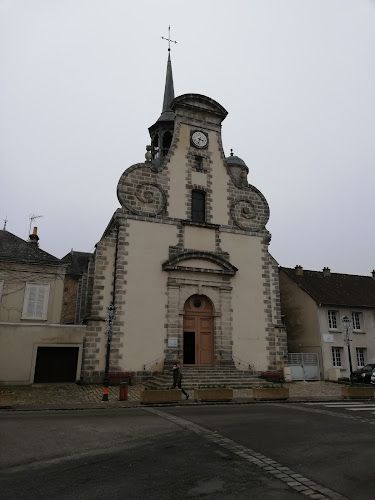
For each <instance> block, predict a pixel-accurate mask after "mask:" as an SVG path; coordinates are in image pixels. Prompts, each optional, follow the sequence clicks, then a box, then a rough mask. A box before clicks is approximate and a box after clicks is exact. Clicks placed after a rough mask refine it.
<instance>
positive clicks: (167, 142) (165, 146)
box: [161, 132, 172, 156]
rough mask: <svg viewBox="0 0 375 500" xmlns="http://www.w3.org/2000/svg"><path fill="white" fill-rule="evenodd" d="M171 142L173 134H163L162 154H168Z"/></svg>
mask: <svg viewBox="0 0 375 500" xmlns="http://www.w3.org/2000/svg"><path fill="white" fill-rule="evenodd" d="M171 143H172V134H171V133H170V132H165V133H164V134H163V144H162V150H161V155H162V156H167V154H168V151H169V148H170V147H171Z"/></svg>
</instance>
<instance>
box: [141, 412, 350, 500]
mask: <svg viewBox="0 0 375 500" xmlns="http://www.w3.org/2000/svg"><path fill="white" fill-rule="evenodd" d="M144 410H145V411H148V412H149V413H153V414H154V415H158V416H159V417H162V418H164V419H166V420H170V421H171V422H173V423H175V424H177V425H179V426H180V427H184V428H185V429H188V430H190V431H192V432H194V433H195V434H199V435H200V436H201V437H203V438H204V439H207V440H208V441H210V442H211V443H215V444H217V445H218V446H221V447H222V448H225V449H226V450H228V451H230V452H232V453H234V454H235V455H237V456H239V457H240V458H243V459H244V460H247V461H248V462H249V463H251V464H253V465H256V466H257V467H259V468H261V469H262V470H264V471H265V472H266V473H267V474H271V475H273V476H274V477H276V478H277V479H280V480H281V481H283V482H284V483H286V484H287V485H288V486H289V487H290V488H291V489H293V490H295V491H298V492H300V493H301V494H302V495H304V496H306V497H308V498H311V499H314V500H315V499H316V500H318V499H319V500H328V499H331V500H349V499H348V498H347V497H344V496H343V495H341V494H340V493H337V492H336V491H333V490H331V489H330V488H326V487H325V486H322V485H320V484H318V483H315V481H312V480H311V479H309V478H307V477H305V476H303V475H301V474H297V473H296V472H294V471H293V470H292V469H290V468H289V467H285V466H284V465H282V464H280V463H279V462H276V461H275V460H273V459H272V458H269V457H267V456H265V455H263V454H262V453H257V452H256V451H254V450H252V449H250V448H247V447H246V446H242V445H241V444H238V443H236V442H235V441H233V440H232V439H228V438H226V437H224V436H221V435H220V434H218V433H217V432H214V431H210V430H209V429H207V428H206V427H202V426H201V425H198V424H195V423H193V422H190V421H189V420H185V419H183V418H181V417H176V416H174V415H170V414H168V413H165V412H163V411H160V410H157V409H155V408H144Z"/></svg>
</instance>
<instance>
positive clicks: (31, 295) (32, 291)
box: [23, 283, 49, 319]
mask: <svg viewBox="0 0 375 500" xmlns="http://www.w3.org/2000/svg"><path fill="white" fill-rule="evenodd" d="M48 296H49V285H37V284H34V283H26V290H25V302H24V310H23V317H24V318H30V319H32V318H36V319H38V318H40V319H47V306H48Z"/></svg>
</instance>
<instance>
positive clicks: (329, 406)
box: [322, 403, 375, 408]
mask: <svg viewBox="0 0 375 500" xmlns="http://www.w3.org/2000/svg"><path fill="white" fill-rule="evenodd" d="M322 406H325V407H326V408H361V407H363V406H372V407H373V408H375V405H374V404H371V403H370V404H368V405H366V404H364V403H359V404H358V403H357V404H354V405H346V404H345V403H342V404H341V405H331V404H326V405H322Z"/></svg>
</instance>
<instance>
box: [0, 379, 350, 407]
mask: <svg viewBox="0 0 375 500" xmlns="http://www.w3.org/2000/svg"><path fill="white" fill-rule="evenodd" d="M284 387H288V388H289V395H290V398H289V401H290V402H293V401H319V400H321V401H328V400H340V399H342V398H341V392H340V386H339V385H338V384H334V383H331V382H293V383H286V384H284ZM143 388H144V386H143V385H142V384H137V385H134V386H130V387H129V393H128V400H127V401H119V400H118V398H119V386H111V387H109V401H108V402H102V395H103V386H102V385H93V384H92V385H76V384H35V385H31V386H30V385H29V386H8V387H4V386H3V387H1V386H0V390H2V391H6V390H11V391H13V392H15V394H16V400H15V404H14V405H13V410H48V409H49V410H57V409H61V410H68V409H89V408H92V409H95V408H123V407H135V406H139V405H140V400H139V399H140V391H141V390H142V389H143ZM189 392H190V393H191V392H192V391H189ZM252 401H253V394H252V390H251V389H234V390H233V402H234V403H236V402H237V403H247V402H249V403H250V402H252ZM181 403H183V404H194V400H193V399H189V401H186V400H185V399H182V400H181ZM200 404H202V403H200Z"/></svg>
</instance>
